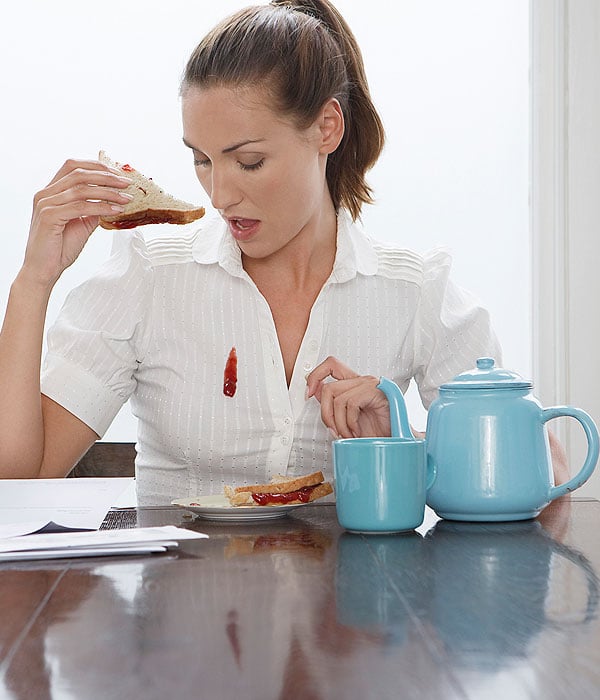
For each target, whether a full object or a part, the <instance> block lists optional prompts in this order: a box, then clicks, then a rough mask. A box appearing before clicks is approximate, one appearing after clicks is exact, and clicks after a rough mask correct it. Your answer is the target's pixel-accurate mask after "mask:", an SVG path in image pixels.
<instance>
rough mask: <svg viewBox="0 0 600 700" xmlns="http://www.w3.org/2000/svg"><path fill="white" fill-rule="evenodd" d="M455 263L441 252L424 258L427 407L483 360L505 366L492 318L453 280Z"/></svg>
mask: <svg viewBox="0 0 600 700" xmlns="http://www.w3.org/2000/svg"><path fill="white" fill-rule="evenodd" d="M450 268H451V258H450V256H449V255H448V253H446V252H444V251H442V250H436V251H433V252H431V253H429V254H427V255H426V256H425V257H424V261H423V282H422V287H421V297H420V301H419V308H418V310H417V323H416V329H415V330H416V338H415V341H416V342H415V368H416V371H415V380H416V382H417V385H418V387H419V393H420V395H421V400H422V401H423V405H424V406H425V407H426V408H429V406H430V404H431V402H432V401H433V400H434V399H435V398H436V397H437V394H438V388H439V386H440V385H441V384H443V383H444V382H447V381H450V380H451V379H453V378H454V377H455V376H456V375H457V374H459V373H460V372H464V371H465V370H467V369H469V368H471V367H474V366H475V362H476V360H477V358H478V357H494V358H495V359H496V361H497V363H498V364H501V361H502V357H501V348H500V345H499V343H498V339H497V338H496V335H495V333H494V330H493V328H492V324H491V321H490V315H489V313H488V312H487V310H486V309H484V308H483V307H482V306H481V305H480V303H479V302H478V300H477V299H476V298H475V297H474V296H473V295H472V294H470V293H469V292H467V291H465V290H464V289H461V288H460V287H459V286H457V285H456V284H455V283H454V282H453V281H452V280H451V278H450Z"/></svg>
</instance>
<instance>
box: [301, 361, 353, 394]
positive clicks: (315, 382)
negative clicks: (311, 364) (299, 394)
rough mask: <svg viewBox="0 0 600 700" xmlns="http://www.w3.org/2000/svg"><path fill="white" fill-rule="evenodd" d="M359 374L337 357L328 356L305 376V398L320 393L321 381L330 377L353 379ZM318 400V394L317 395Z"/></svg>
mask: <svg viewBox="0 0 600 700" xmlns="http://www.w3.org/2000/svg"><path fill="white" fill-rule="evenodd" d="M358 376H359V375H358V374H357V373H356V372H355V371H354V370H353V369H351V368H350V367H348V365H345V364H344V363H343V362H340V361H339V360H338V359H337V358H335V357H331V356H329V357H328V358H327V359H325V360H323V362H321V363H320V364H319V365H317V366H316V367H315V368H314V369H313V370H312V372H310V374H309V375H308V376H307V377H306V385H307V392H306V396H307V398H310V397H311V396H314V395H316V393H317V392H319V393H320V389H321V387H322V384H323V382H324V381H325V380H326V379H328V378H329V377H332V378H333V379H338V380H340V379H353V378H355V377H358ZM317 398H318V400H320V398H319V396H317Z"/></svg>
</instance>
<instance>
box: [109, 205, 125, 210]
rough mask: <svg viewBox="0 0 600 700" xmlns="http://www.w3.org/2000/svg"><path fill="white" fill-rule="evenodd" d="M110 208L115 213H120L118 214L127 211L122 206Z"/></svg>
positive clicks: (111, 206)
mask: <svg viewBox="0 0 600 700" xmlns="http://www.w3.org/2000/svg"><path fill="white" fill-rule="evenodd" d="M110 208H111V209H112V210H113V211H118V212H124V211H125V207H122V206H121V205H120V204H111V205H110Z"/></svg>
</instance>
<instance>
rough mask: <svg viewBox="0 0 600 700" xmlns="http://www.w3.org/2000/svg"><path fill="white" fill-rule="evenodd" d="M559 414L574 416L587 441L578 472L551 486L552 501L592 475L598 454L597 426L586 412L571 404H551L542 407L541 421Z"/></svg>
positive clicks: (581, 483) (599, 448) (556, 416)
mask: <svg viewBox="0 0 600 700" xmlns="http://www.w3.org/2000/svg"><path fill="white" fill-rule="evenodd" d="M560 416H569V417H571V418H575V420H577V421H579V423H581V426H582V428H583V429H584V431H585V436H586V438H587V441H588V451H587V455H586V458H585V462H584V463H583V467H581V469H580V470H579V472H578V473H577V474H575V476H574V477H572V478H571V479H569V481H567V482H565V483H564V484H560V485H559V486H553V487H552V488H551V489H550V496H549V497H550V500H551V501H553V500H554V499H555V498H560V497H561V496H564V495H565V494H566V493H570V492H571V491H575V489H578V488H579V487H580V486H583V484H585V482H586V481H587V480H588V479H589V478H590V476H591V475H592V472H593V471H594V469H595V467H596V463H597V461H598V454H599V452H600V440H599V438H598V428H597V427H596V424H595V423H594V421H593V419H592V417H591V416H590V415H589V414H588V413H586V412H585V411H582V410H581V409H580V408H573V407H572V406H553V407H552V408H545V409H543V411H542V423H546V422H547V421H549V420H552V419H553V418H558V417H560Z"/></svg>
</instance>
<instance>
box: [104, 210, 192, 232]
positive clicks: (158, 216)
mask: <svg viewBox="0 0 600 700" xmlns="http://www.w3.org/2000/svg"><path fill="white" fill-rule="evenodd" d="M204 213H205V211H204V207H198V208H197V209H147V210H145V211H143V212H139V211H138V212H133V213H131V214H122V215H121V216H118V217H112V216H111V217H110V218H107V217H102V218H101V219H100V222H99V223H100V226H102V228H105V229H109V230H117V229H118V230H122V229H128V228H135V227H136V226H145V225H146V224H191V223H192V221H196V220H197V219H200V218H201V217H203V216H204Z"/></svg>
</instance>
